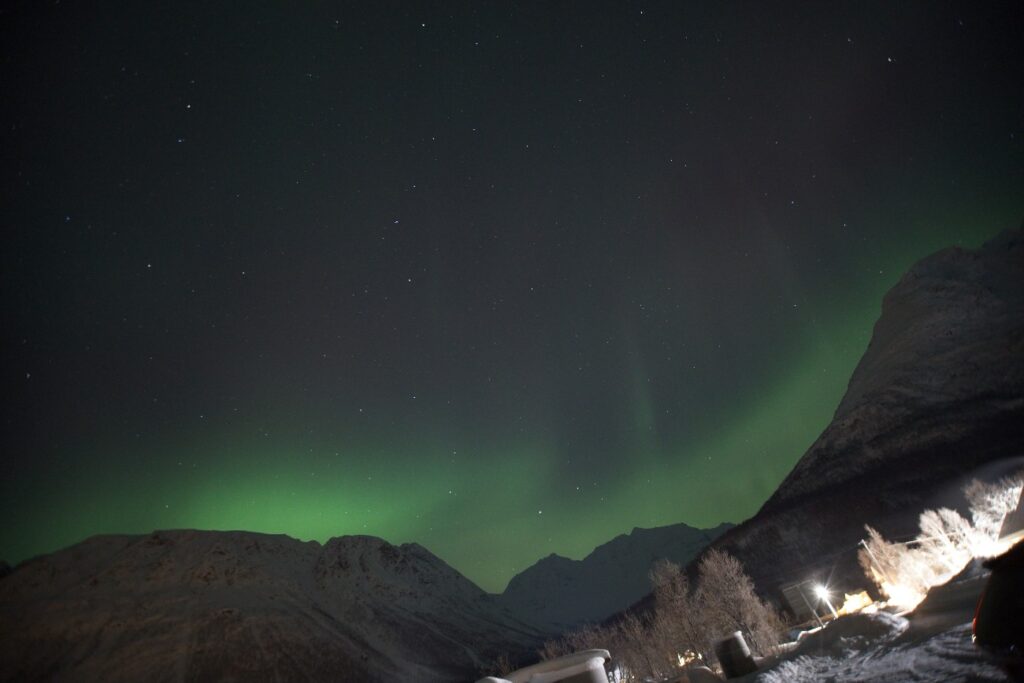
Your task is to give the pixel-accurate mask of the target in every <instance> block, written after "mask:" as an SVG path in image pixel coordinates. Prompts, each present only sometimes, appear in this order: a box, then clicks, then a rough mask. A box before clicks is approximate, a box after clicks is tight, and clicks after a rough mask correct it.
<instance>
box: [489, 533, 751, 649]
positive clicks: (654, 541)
mask: <svg viewBox="0 0 1024 683" xmlns="http://www.w3.org/2000/svg"><path fill="white" fill-rule="evenodd" d="M731 526H732V525H730V524H721V525H719V526H717V527H715V528H713V529H695V528H693V527H690V526H687V525H686V524H673V525H671V526H663V527H657V528H654V529H639V528H638V529H633V531H631V532H630V533H629V534H622V535H620V536H617V537H615V538H614V539H612V540H611V541H608V542H607V543H605V544H603V545H600V546H598V547H597V548H595V549H594V550H593V552H591V553H590V554H589V555H587V556H586V557H585V558H583V559H582V560H571V559H569V558H567V557H561V556H559V555H549V556H548V557H545V558H544V559H542V560H540V561H539V562H537V563H536V564H534V565H533V566H532V567H529V568H528V569H526V570H524V571H523V572H521V573H519V574H517V575H516V576H515V577H513V579H512V580H511V581H510V582H509V584H508V587H507V588H506V589H505V592H504V593H502V594H501V595H500V596H499V600H500V602H501V604H503V605H505V606H506V607H508V609H509V610H510V611H512V612H514V613H515V614H517V615H519V616H520V617H521V618H522V619H523V620H524V621H528V622H531V623H536V624H540V625H542V626H543V627H545V628H546V629H549V630H551V631H553V632H561V631H564V630H566V629H568V628H571V627H573V626H577V625H579V624H583V623H586V622H598V621H601V620H603V619H604V618H606V617H608V616H610V615H612V614H614V613H616V612H619V611H621V610H623V609H625V608H627V607H629V606H630V605H631V604H633V603H634V602H636V601H637V600H639V599H640V598H642V597H643V596H644V595H646V594H647V593H649V592H650V590H651V586H650V582H649V580H648V576H647V574H648V571H649V570H650V567H651V564H652V563H653V562H654V561H655V560H658V559H662V558H664V559H669V560H672V561H673V562H676V563H678V564H680V565H685V564H686V563H687V562H689V560H690V559H691V558H693V557H694V556H695V555H696V554H697V553H698V552H700V551H701V550H702V549H703V548H704V547H705V546H707V545H708V544H709V543H710V542H711V541H713V540H714V539H715V538H717V537H718V536H720V535H721V534H722V533H724V532H725V531H726V530H727V529H729V528H730V527H731Z"/></svg>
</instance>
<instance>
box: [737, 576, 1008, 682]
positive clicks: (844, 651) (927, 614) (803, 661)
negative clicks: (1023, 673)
mask: <svg viewBox="0 0 1024 683" xmlns="http://www.w3.org/2000/svg"><path fill="white" fill-rule="evenodd" d="M984 580H985V577H984V576H979V575H977V574H975V575H974V576H968V577H965V578H963V579H961V580H954V581H951V582H950V583H949V584H947V585H945V586H941V587H938V588H935V589H933V590H932V592H931V593H929V596H928V598H927V599H926V600H925V602H923V603H921V605H920V606H918V608H917V609H916V610H914V612H912V613H910V614H908V615H906V616H895V615H891V614H886V613H879V614H873V615H868V614H857V615H851V616H847V617H843V618H841V619H839V620H837V621H835V622H833V623H832V624H830V625H829V626H828V627H827V628H825V629H823V630H821V631H819V632H818V633H814V634H811V635H809V636H808V637H806V638H804V639H802V640H801V641H800V644H799V645H798V646H797V647H796V649H794V650H793V651H792V652H790V653H788V654H786V655H784V656H783V657H781V658H780V659H779V660H778V661H776V662H775V663H773V664H772V665H770V666H768V667H767V668H765V669H763V670H761V671H759V672H757V673H754V674H750V675H749V676H745V677H743V678H740V679H733V680H739V681H744V682H751V683H753V682H756V683H803V682H810V681H814V682H816V683H827V682H831V681H835V682H837V683H839V682H845V681H871V682H872V683H904V682H909V681H964V682H967V681H971V682H974V681H977V682H987V681H1013V680H1022V679H1021V678H1020V677H1019V674H1018V677H1017V678H1014V677H1011V676H1010V675H1009V674H1008V673H1007V672H1006V670H1004V669H1003V668H1002V667H1001V666H1000V663H999V662H997V661H996V660H995V659H994V658H993V657H992V656H991V655H989V654H988V653H986V652H985V651H983V650H982V649H980V648H978V647H976V646H975V645H974V644H973V643H972V642H971V618H972V616H973V613H974V606H975V604H976V603H977V599H978V595H979V594H980V592H981V588H982V585H983V583H984Z"/></svg>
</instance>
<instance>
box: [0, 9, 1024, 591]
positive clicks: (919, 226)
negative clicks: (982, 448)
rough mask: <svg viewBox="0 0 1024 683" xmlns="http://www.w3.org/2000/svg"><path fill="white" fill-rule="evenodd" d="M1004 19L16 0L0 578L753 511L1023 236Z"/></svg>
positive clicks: (1002, 14) (493, 560)
mask: <svg viewBox="0 0 1024 683" xmlns="http://www.w3.org/2000/svg"><path fill="white" fill-rule="evenodd" d="M1022 13H1024V10H1022V5H1021V4H1020V3H1018V2H993V3H981V2H973V1H972V2H964V3H950V2H933V1H928V2H920V3H908V2H899V3H897V2H889V1H886V2H879V3H871V2H849V3H833V2H822V3H795V4H789V3H781V4H780V3H768V2H748V3H682V2H660V3H659V2H622V3H610V2H571V3H569V2H564V3H554V2H541V3H526V2H515V3H480V2H445V3H438V4H428V3H416V4H414V3H387V2H369V3H366V2H363V3H344V4H341V3H286V2H280V3H261V2H253V3H225V2H221V3H207V2H198V3H185V2H173V3H138V2H110V3H70V2H64V3H59V4H55V3H52V2H51V3H46V4H44V3H41V2H24V3H14V4H12V3H7V9H5V10H3V11H2V12H0V54H2V63H0V84H2V89H3V92H4V95H3V103H2V106H0V112H2V118H0V130H2V133H0V135H2V145H3V147H2V149H3V159H4V162H3V165H2V174H3V185H2V187H3V199H2V216H3V234H4V241H3V250H2V259H3V267H2V277H3V280H2V296H3V299H2V302H3V325H2V344H3V361H4V362H3V371H4V381H5V384H6V387H7V395H8V401H7V407H6V409H5V410H4V418H3V452H4V453H5V457H4V459H3V462H2V465H0V476H2V484H0V487H2V488H0V518H2V519H3V520H4V524H3V525H2V527H0V557H4V558H6V559H7V560H8V561H18V560H21V559H24V558H25V557H28V556H30V555H33V554H36V553H40V552H46V551H50V550H54V549H56V548H58V547H61V546H64V545H66V544H69V543H72V542H75V541H78V540H81V539H82V538H84V537H86V536H88V535H91V534H94V533H101V532H148V531H150V530H152V529H154V528H169V527H199V528H218V529H226V528H242V529H249V530H256V531H266V532H280V533H287V534H290V535H293V536H297V537H300V538H315V539H319V540H324V539H326V538H328V537H330V536H334V535H341V534H349V533H366V534H373V535H378V536H383V537H384V538H386V539H388V540H390V541H392V542H406V541H417V542H419V543H421V544H423V545H425V546H427V547H428V548H430V549H431V550H433V551H434V552H435V553H437V554H439V555H440V556H441V557H442V558H444V559H445V560H447V561H448V562H450V563H451V564H452V565H453V566H455V567H456V568H457V569H459V570H460V571H462V572H463V573H465V574H466V575H467V576H469V577H470V578H471V579H473V580H474V581H476V582H478V583H479V584H480V585H481V586H483V587H484V588H486V589H489V590H500V589H501V588H502V587H503V586H504V584H505V582H506V581H507V580H508V579H509V577H510V576H511V575H512V573H513V572H514V571H516V570H521V569H523V568H525V567H526V566H528V565H529V564H531V563H532V562H534V561H535V560H537V559H538V558H540V557H541V556H543V555H546V554H548V553H551V552H558V553H560V554H565V555H569V556H572V557H580V556H582V555H583V554H585V553H586V552H588V551H589V550H590V549H591V548H593V547H594V546H595V545H596V544H598V543H601V542H604V541H606V540H608V539H610V538H612V537H613V536H615V535H616V534H619V533H622V532H626V531H629V530H630V529H631V528H632V527H634V526H654V525H661V524H669V523H675V522H681V521H684V522H687V523H689V524H691V525H695V526H712V525H715V524H718V523H719V522H722V521H733V522H738V521H741V520H742V519H744V518H746V517H748V516H750V515H751V514H753V513H754V512H755V511H756V510H757V508H758V507H759V506H760V505H761V503H763V502H764V500H765V499H766V498H767V497H768V495H770V493H771V492H772V491H773V490H774V488H775V486H776V485H777V484H778V482H779V481H780V480H781V479H782V478H783V477H784V476H785V474H786V473H787V472H788V471H789V470H790V468H791V467H792V466H793V464H794V463H795V462H796V461H797V459H798V458H799V457H800V456H801V455H802V453H803V452H804V450H805V449H806V448H807V447H808V446H809V445H810V443H811V442H812V441H813V440H814V438H815V437H816V436H817V435H818V434H819V433H820V431H821V430H822V429H823V428H824V426H825V425H826V424H827V422H828V420H829V418H830V416H831V413H832V411H833V410H834V409H835V406H836V404H837V403H838V400H839V398H840V397H841V395H842V392H843V390H844V388H845V386H846V382H847V380H848V378H849V374H850V372H851V370H852V369H853V366H854V365H855V363H856V362H857V359H858V358H859V357H860V355H861V353H862V352H863V350H864V348H865V346H866V344H867V341H868V339H869V338H870V333H871V325H872V324H873V322H874V320H875V319H876V318H877V316H878V314H879V310H880V304H881V297H882V294H883V293H884V292H885V291H886V290H887V289H888V288H889V287H891V286H892V285H893V284H894V283H895V282H896V280H897V279H898V278H899V276H900V274H901V273H902V272H903V271H904V270H905V269H906V268H907V267H908V266H909V265H910V264H911V263H912V262H913V261H915V260H917V259H918V258H920V257H922V256H925V255H926V254H928V253H930V252H932V251H935V250H937V249H939V248H942V247H945V246H950V245H962V246H968V247H974V246H977V245H979V244H980V243H982V242H983V241H984V240H986V239H987V238H989V237H991V236H992V235H994V234H995V233H997V232H998V231H999V230H1001V229H1003V228H1006V227H1012V226H1015V225H1017V224H1019V223H1020V220H1021V217H1022V215H1024V125H1022V111H1024V110H1022V103H1024V97H1022V89H1024V87H1022V84H1024V58H1022V47H1021V45H1022V40H1021V36H1022V35H1024V17H1022Z"/></svg>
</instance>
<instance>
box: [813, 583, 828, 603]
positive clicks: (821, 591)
mask: <svg viewBox="0 0 1024 683" xmlns="http://www.w3.org/2000/svg"><path fill="white" fill-rule="evenodd" d="M814 593H815V594H816V595H817V596H818V597H819V598H821V599H822V600H828V588H825V587H824V586H822V585H820V584H819V585H817V586H815V587H814Z"/></svg>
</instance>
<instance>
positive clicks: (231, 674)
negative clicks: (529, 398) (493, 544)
mask: <svg viewBox="0 0 1024 683" xmlns="http://www.w3.org/2000/svg"><path fill="white" fill-rule="evenodd" d="M0 632H3V633H4V634H5V636H4V638H3V639H0V680H11V679H41V678H51V677H53V676H63V677H66V678H68V679H69V680H71V679H74V680H105V681H117V680H132V681H138V680H157V679H166V678H172V679H182V680H184V679H189V680H193V679H195V680H226V679H232V678H234V679H243V680H247V681H258V680H296V679H310V680H321V679H331V680H366V681H377V680H410V681H411V680H424V681H426V680H431V681H434V680H465V679H466V678H472V677H473V675H474V674H475V673H476V671H477V670H478V669H479V668H480V666H481V665H482V664H483V663H484V662H486V661H490V660H491V659H493V657H495V656H496V655H497V654H499V653H501V652H505V651H508V650H510V649H511V650H514V649H516V648H520V649H523V648H528V647H530V646H531V645H533V644H535V643H536V640H537V634H536V633H535V632H533V631H531V630H530V629H529V628H527V627H526V626H524V625H523V624H521V623H519V622H517V621H516V620H515V619H513V618H512V617H511V616H509V615H508V614H507V612H505V611H504V610H503V609H502V608H501V607H500V606H499V605H497V604H496V602H495V601H494V599H493V597H492V596H489V595H487V594H486V593H484V592H483V591H482V590H480V589H479V588H477V587H476V586H475V585H473V584H472V583H471V582H470V581H469V580H467V579H465V578H464V577H462V576H461V575H460V574H459V573H458V572H456V571H455V570H454V569H452V568H451V567H449V566H448V565H446V564H445V563H444V562H442V561H441V560H440V559H438V558H437V557H435V556H434V555H432V554H430V553H429V552H428V551H427V550H425V549H424V548H422V547H420V546H418V545H415V544H408V545H402V546H393V545H391V544H389V543H387V542H385V541H383V540H381V539H378V538H373V537H368V536H345V537H341V538H334V539H331V540H330V541H329V542H327V543H326V544H325V545H323V546H321V545H320V544H319V543H316V542H308V543H304V542H301V541H297V540H295V539H292V538H289V537H287V536H271V535H265V534H256V533H248V532H213V531H161V532H155V533H153V534H152V535H149V536H98V537H94V538H92V539H89V540H87V541H85V542H83V543H80V544H78V545H75V546H72V547H70V548H67V549H65V550H62V551H60V552H57V553H54V554H52V555H47V556H43V557H40V558H36V559H34V560H30V561H28V562H26V563H23V564H22V565H20V566H19V567H17V568H16V569H15V570H14V572H13V573H11V574H10V575H8V576H7V577H5V578H3V579H2V580H0Z"/></svg>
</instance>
